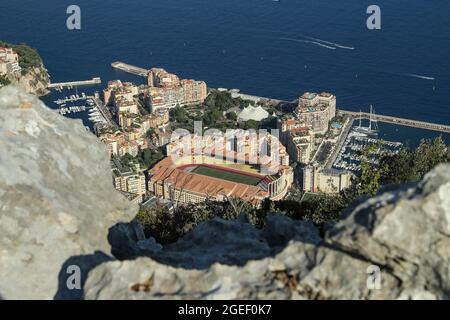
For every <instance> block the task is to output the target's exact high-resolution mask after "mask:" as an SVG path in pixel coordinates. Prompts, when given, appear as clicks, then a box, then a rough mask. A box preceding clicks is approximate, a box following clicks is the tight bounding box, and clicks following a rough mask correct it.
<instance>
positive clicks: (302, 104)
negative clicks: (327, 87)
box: [295, 92, 336, 134]
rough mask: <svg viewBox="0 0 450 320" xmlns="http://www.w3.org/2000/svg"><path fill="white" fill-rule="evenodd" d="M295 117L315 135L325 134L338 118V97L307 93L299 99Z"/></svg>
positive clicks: (327, 94)
mask: <svg viewBox="0 0 450 320" xmlns="http://www.w3.org/2000/svg"><path fill="white" fill-rule="evenodd" d="M295 115H296V116H297V118H298V119H299V121H300V122H302V123H304V125H305V126H307V127H309V128H311V130H313V131H314V132H315V133H318V134H325V133H326V132H327V131H328V129H329V123H330V121H331V120H332V119H333V118H334V117H335V116H336V97H335V96H334V95H332V94H331V93H326V92H324V93H321V94H317V93H310V92H306V93H305V94H303V95H302V96H301V97H300V98H299V102H298V107H297V109H296V110H295Z"/></svg>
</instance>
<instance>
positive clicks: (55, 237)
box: [0, 87, 450, 299]
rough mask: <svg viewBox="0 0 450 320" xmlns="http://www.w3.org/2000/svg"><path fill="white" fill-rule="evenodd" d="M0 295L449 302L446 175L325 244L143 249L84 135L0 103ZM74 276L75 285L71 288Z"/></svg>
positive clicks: (47, 114)
mask: <svg viewBox="0 0 450 320" xmlns="http://www.w3.org/2000/svg"><path fill="white" fill-rule="evenodd" d="M0 108H1V111H2V112H1V113H0V128H1V129H0V149H1V151H2V152H0V163H1V166H0V296H1V297H3V298H4V299H15V298H43V299H50V298H57V299H78V298H85V299H167V298H169V299H186V298H195V299H237V298H242V299H271V298H273V299H344V298H351V299H408V298H414V299H429V298H430V299H448V298H449V296H450V270H449V266H450V198H449V195H450V165H441V166H439V167H437V168H436V169H435V170H433V171H432V172H430V173H429V174H428V175H427V176H426V177H425V179H424V180H423V181H422V182H420V183H418V184H415V185H410V186H403V187H401V188H399V189H397V190H390V191H388V192H385V193H382V194H380V195H379V196H377V197H374V198H372V199H370V200H367V201H364V202H361V204H359V205H358V206H356V207H355V208H353V209H351V210H349V211H348V212H346V213H345V216H344V218H343V220H342V221H340V222H339V223H337V224H336V225H334V226H331V227H330V228H329V229H328V230H327V231H326V234H325V236H324V237H323V238H321V237H320V236H319V233H318V231H317V230H316V229H315V227H314V226H313V225H312V224H310V223H307V222H303V221H292V220H290V219H289V218H286V217H284V216H279V215H278V216H277V215H270V216H269V217H268V218H267V225H266V227H265V228H264V229H263V230H257V229H255V228H254V227H252V226H251V225H250V224H248V223H246V222H245V221H244V220H242V219H240V220H236V221H223V220H220V219H215V220H212V221H209V222H206V223H203V224H201V225H200V226H198V227H197V228H196V229H195V230H194V231H193V232H192V233H190V234H188V235H186V236H185V237H184V238H182V239H180V240H179V241H178V242H177V243H174V244H172V245H168V246H165V247H162V246H161V245H159V244H158V243H156V241H155V240H154V239H145V238H144V236H143V233H142V230H141V228H140V227H139V225H137V224H136V223H134V222H133V223H128V222H129V221H130V220H131V219H132V218H133V216H134V214H135V213H136V208H135V207H134V206H132V205H130V204H129V203H127V202H126V201H125V200H124V199H123V198H122V197H121V195H120V194H119V193H117V192H115V191H114V190H113V188H112V186H111V177H110V168H109V164H108V160H107V158H106V157H107V156H106V152H105V149H104V146H102V145H101V143H100V142H98V141H97V139H96V138H95V137H94V136H93V135H91V134H90V133H88V132H86V131H85V129H84V127H83V126H82V124H81V123H80V122H77V121H74V120H68V119H65V118H63V117H61V116H59V115H57V114H55V113H54V112H52V111H51V110H49V109H47V108H46V107H45V106H44V105H43V104H42V103H41V102H39V101H38V100H37V98H35V97H33V96H31V95H27V94H24V93H22V92H20V91H19V90H17V89H15V88H13V87H6V88H3V89H1V90H0ZM70 266H72V267H73V266H76V267H79V268H80V269H81V284H82V286H81V287H80V288H79V289H77V288H75V289H73V290H71V289H69V287H68V286H67V282H68V280H70V275H71V272H69V270H71V269H69V267H70Z"/></svg>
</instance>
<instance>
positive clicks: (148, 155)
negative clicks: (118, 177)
mask: <svg viewBox="0 0 450 320" xmlns="http://www.w3.org/2000/svg"><path fill="white" fill-rule="evenodd" d="M162 158H164V154H163V152H162V150H161V149H144V150H140V151H139V153H138V155H137V156H136V157H133V156H132V155H130V154H129V153H127V154H125V155H124V156H122V157H121V158H120V163H121V164H122V165H123V166H124V167H131V166H132V164H133V163H139V165H140V166H141V168H142V169H147V168H150V167H152V166H153V165H154V164H155V163H157V162H159V161H160V160H161V159H162Z"/></svg>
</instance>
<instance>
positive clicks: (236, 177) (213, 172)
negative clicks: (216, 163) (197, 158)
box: [191, 166, 261, 186]
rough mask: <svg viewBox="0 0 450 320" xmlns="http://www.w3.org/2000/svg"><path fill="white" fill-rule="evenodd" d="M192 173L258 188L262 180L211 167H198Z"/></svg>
mask: <svg viewBox="0 0 450 320" xmlns="http://www.w3.org/2000/svg"><path fill="white" fill-rule="evenodd" d="M191 172H192V173H195V174H201V175H204V176H208V177H212V178H218V179H222V180H227V181H231V182H236V183H242V184H248V185H251V186H256V185H257V184H258V183H259V182H260V181H261V179H260V178H257V177H252V176H247V175H245V174H240V173H237V172H231V171H227V170H221V169H216V168H211V167H204V166H198V167H196V168H194V169H193V170H192V171H191Z"/></svg>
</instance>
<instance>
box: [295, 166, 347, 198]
mask: <svg viewBox="0 0 450 320" xmlns="http://www.w3.org/2000/svg"><path fill="white" fill-rule="evenodd" d="M351 179H352V174H351V173H350V172H348V171H344V170H337V169H324V168H322V167H320V166H318V165H309V166H307V167H305V168H304V169H303V191H305V192H311V193H319V192H324V193H338V192H340V191H342V190H344V189H346V188H348V187H350V185H351Z"/></svg>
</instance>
